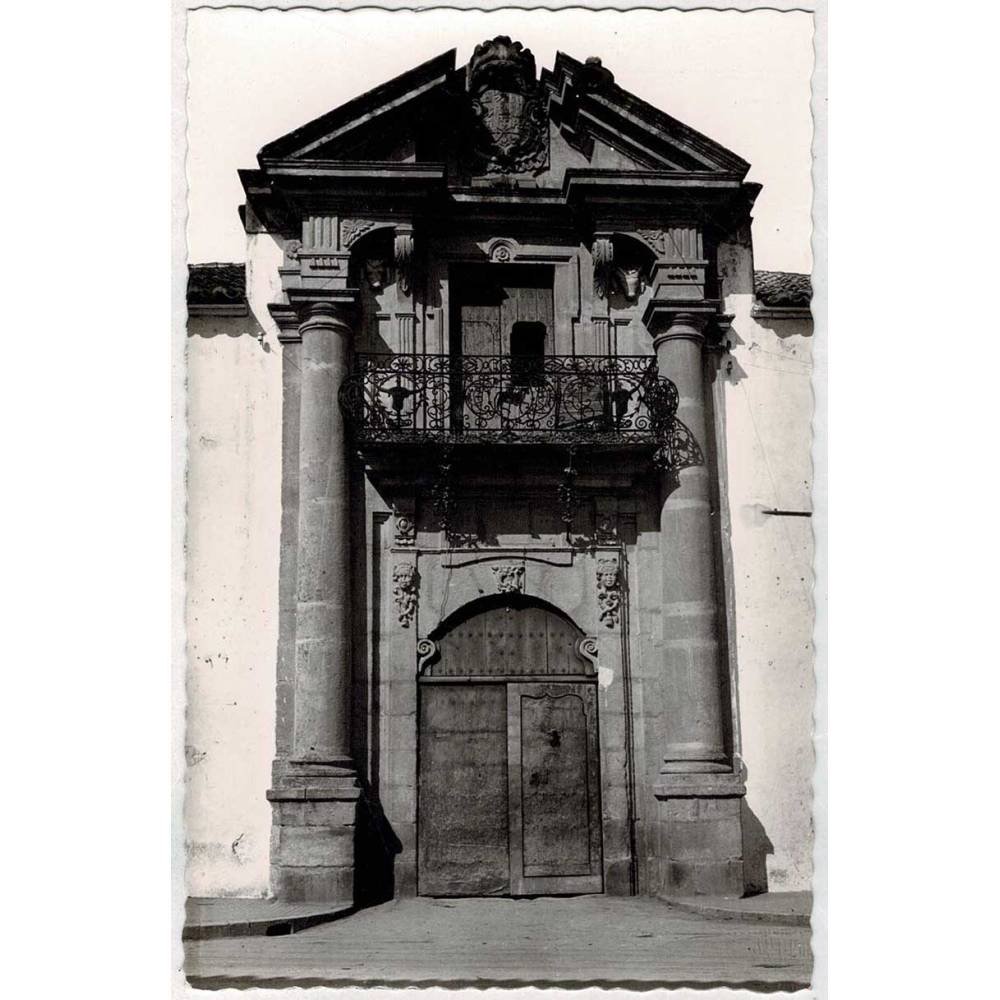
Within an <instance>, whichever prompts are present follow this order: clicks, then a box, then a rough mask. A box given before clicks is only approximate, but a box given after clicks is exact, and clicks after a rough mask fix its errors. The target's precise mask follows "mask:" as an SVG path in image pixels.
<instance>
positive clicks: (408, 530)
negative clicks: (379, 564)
mask: <svg viewBox="0 0 1000 1000" xmlns="http://www.w3.org/2000/svg"><path fill="white" fill-rule="evenodd" d="M416 540H417V522H416V519H415V518H414V516H413V504H412V503H401V504H397V505H395V506H394V507H393V509H392V542H393V545H400V546H407V547H409V546H412V545H413V544H414V543H415V542H416Z"/></svg>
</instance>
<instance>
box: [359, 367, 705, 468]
mask: <svg viewBox="0 0 1000 1000" xmlns="http://www.w3.org/2000/svg"><path fill="white" fill-rule="evenodd" d="M677 401H678V399H677V389H676V387H675V386H674V384H673V383H672V382H671V381H670V380H669V379H666V378H662V377H660V375H659V374H658V372H657V369H656V361H655V359H654V358H652V357H650V356H648V355H642V356H617V357H607V356H589V355H587V356H584V355H545V356H538V357H534V356H532V357H518V356H509V355H464V356H457V355H448V354H417V355H402V354H358V355H356V356H355V363H354V371H353V372H352V373H351V374H350V375H349V376H348V378H347V379H346V380H345V381H344V384H343V386H342V387H341V390H340V403H341V406H342V408H343V410H344V413H345V414H346V416H347V419H348V421H349V423H350V426H351V429H352V433H353V435H354V440H355V442H356V443H357V444H358V445H361V446H372V445H416V444H441V445H454V444H465V443H469V444H475V443H488V444H548V445H553V444H556V445H565V446H588V447H591V448H594V447H597V448H609V449H618V448H623V447H628V446H644V445H645V446H652V447H654V448H656V455H657V463H656V464H657V465H658V466H660V467H663V468H666V467H668V466H670V467H674V468H679V467H683V466H684V465H685V464H686V465H692V464H700V462H701V455H700V450H699V449H698V445H697V444H696V443H695V442H694V440H693V438H692V437H691V435H690V433H689V432H688V431H687V428H686V427H684V425H683V424H681V423H680V421H678V420H677V419H676V411H677Z"/></svg>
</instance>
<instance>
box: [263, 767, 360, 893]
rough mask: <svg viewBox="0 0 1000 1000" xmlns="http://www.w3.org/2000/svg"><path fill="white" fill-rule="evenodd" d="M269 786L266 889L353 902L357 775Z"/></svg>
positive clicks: (358, 790)
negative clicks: (268, 885) (270, 812)
mask: <svg viewBox="0 0 1000 1000" xmlns="http://www.w3.org/2000/svg"><path fill="white" fill-rule="evenodd" d="M312 781H313V784H311V785H303V786H302V787H283V788H275V789H271V790H270V791H268V793H267V797H268V799H269V800H270V802H271V806H272V808H273V818H272V824H271V892H272V893H273V894H274V896H276V897H277V898H278V899H281V900H286V901H288V902H297V903H302V902H353V901H354V898H355V830H356V828H357V823H358V811H359V806H360V799H361V788H360V787H359V786H358V781H357V778H356V777H352V776H344V777H342V778H339V779H337V778H331V777H328V776H327V777H321V776H315V777H313V778H312Z"/></svg>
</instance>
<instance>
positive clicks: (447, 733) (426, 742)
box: [417, 595, 603, 896]
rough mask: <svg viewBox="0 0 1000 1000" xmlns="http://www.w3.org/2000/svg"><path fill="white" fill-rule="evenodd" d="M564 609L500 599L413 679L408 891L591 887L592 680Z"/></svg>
mask: <svg viewBox="0 0 1000 1000" xmlns="http://www.w3.org/2000/svg"><path fill="white" fill-rule="evenodd" d="M582 639H583V634H582V633H581V632H580V631H579V629H577V628H576V626H575V625H573V624H572V623H571V622H569V621H568V620H567V619H566V618H565V616H561V615H558V614H555V613H554V612H553V611H552V610H550V609H548V608H546V607H543V606H540V605H539V604H533V603H531V601H530V600H528V599H526V598H522V597H520V595H511V596H510V597H509V598H505V599H504V600H503V601H502V602H500V603H497V602H496V601H495V600H494V603H493V605H492V606H491V607H489V608H488V609H487V610H484V611H482V612H480V613H476V614H470V615H468V616H467V617H464V618H462V619H461V620H460V621H457V622H455V623H454V624H453V625H452V627H451V628H450V629H449V630H448V631H447V632H446V633H445V634H444V635H443V636H442V637H441V638H440V640H439V641H438V652H439V659H438V660H437V662H436V663H434V664H433V666H432V667H431V668H429V670H428V671H427V672H425V673H424V674H423V675H422V676H421V682H420V699H419V729H420V741H419V760H418V789H417V843H418V850H417V861H418V867H417V888H418V892H420V893H421V894H422V895H431V896H492V895H512V896H524V895H554V894H561V893H585V892H601V891H603V874H602V870H603V864H602V854H601V850H602V835H601V807H600V762H599V753H600V750H599V740H598V720H597V690H596V678H595V677H594V676H593V663H592V662H591V661H589V660H587V659H586V657H583V656H582V655H581V653H580V643H581V640H582Z"/></svg>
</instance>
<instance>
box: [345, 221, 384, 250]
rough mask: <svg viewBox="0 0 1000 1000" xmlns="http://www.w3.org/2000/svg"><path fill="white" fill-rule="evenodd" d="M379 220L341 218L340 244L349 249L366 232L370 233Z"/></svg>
mask: <svg viewBox="0 0 1000 1000" xmlns="http://www.w3.org/2000/svg"><path fill="white" fill-rule="evenodd" d="M377 225H378V223H377V222H373V221H372V220H371V219H341V220H340V245H341V247H342V248H343V249H344V250H349V249H350V248H351V247H352V246H353V245H354V244H355V243H357V242H358V240H360V239H361V237H362V236H364V235H365V233H370V232H371V231H372V230H373V229H374V228H375V227H376V226H377Z"/></svg>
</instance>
